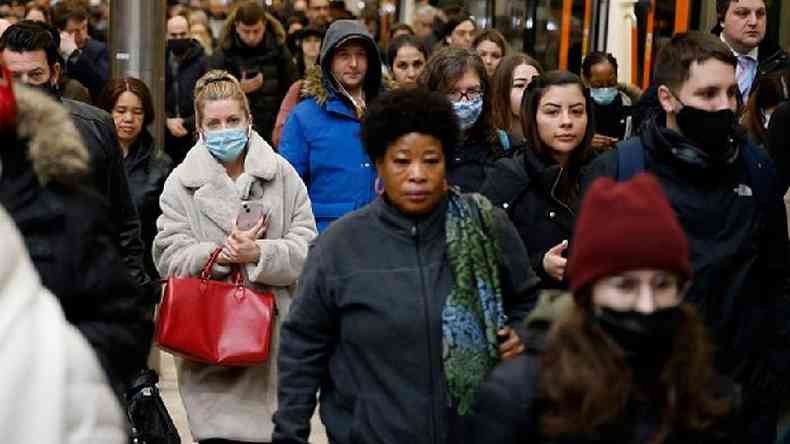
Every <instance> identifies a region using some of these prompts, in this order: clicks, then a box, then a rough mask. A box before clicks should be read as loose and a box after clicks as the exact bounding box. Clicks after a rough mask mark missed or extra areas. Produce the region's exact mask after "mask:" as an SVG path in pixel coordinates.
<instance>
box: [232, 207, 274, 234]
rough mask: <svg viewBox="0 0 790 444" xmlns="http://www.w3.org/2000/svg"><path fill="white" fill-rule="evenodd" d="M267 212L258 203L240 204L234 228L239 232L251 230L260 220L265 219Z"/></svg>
mask: <svg viewBox="0 0 790 444" xmlns="http://www.w3.org/2000/svg"><path fill="white" fill-rule="evenodd" d="M267 216H268V212H267V211H266V209H265V208H264V206H263V204H262V203H260V202H255V201H252V202H242V203H241V208H240V209H239V214H238V216H236V227H237V228H238V229H239V230H241V231H249V230H251V229H252V228H253V227H254V226H255V225H256V224H257V223H258V222H259V221H260V220H261V219H266V218H267Z"/></svg>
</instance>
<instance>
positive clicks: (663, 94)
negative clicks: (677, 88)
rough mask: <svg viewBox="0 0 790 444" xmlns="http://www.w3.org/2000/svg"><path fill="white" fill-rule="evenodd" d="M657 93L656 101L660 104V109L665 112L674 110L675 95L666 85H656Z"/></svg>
mask: <svg viewBox="0 0 790 444" xmlns="http://www.w3.org/2000/svg"><path fill="white" fill-rule="evenodd" d="M657 95H658V102H659V103H660V104H661V109H663V110H664V112H665V113H669V112H674V111H675V106H674V105H675V100H676V99H675V96H674V95H673V94H672V91H670V90H669V88H668V87H667V86H666V85H660V86H659V87H658V92H657Z"/></svg>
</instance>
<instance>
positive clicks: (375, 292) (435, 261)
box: [273, 198, 537, 444]
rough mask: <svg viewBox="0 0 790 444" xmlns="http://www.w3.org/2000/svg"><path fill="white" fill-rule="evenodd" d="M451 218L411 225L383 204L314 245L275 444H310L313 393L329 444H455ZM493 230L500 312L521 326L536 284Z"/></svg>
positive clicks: (442, 215) (515, 248)
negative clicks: (448, 343) (448, 338)
mask: <svg viewBox="0 0 790 444" xmlns="http://www.w3.org/2000/svg"><path fill="white" fill-rule="evenodd" d="M446 213H447V199H444V200H443V201H442V202H441V203H440V204H439V206H438V207H437V208H436V209H434V210H433V211H432V212H431V213H430V214H428V215H426V216H423V217H420V218H413V217H409V216H406V215H404V214H402V213H401V212H400V211H398V210H397V209H396V208H395V207H393V206H391V205H390V204H388V203H387V202H386V201H385V200H384V199H383V198H379V199H377V200H375V201H373V202H372V203H371V204H370V205H368V206H366V207H365V208H362V209H360V210H358V211H355V212H353V213H351V214H349V215H347V216H346V217H344V218H342V219H340V220H338V221H337V222H335V223H334V224H332V225H331V226H330V227H329V228H328V229H327V230H326V231H325V232H324V233H323V234H321V236H319V238H318V240H317V242H316V243H315V244H314V245H313V246H312V248H311V251H310V254H309V255H308V258H307V263H306V265H305V268H304V272H303V274H302V280H301V283H300V289H299V294H298V295H297V297H296V298H295V300H294V303H293V305H292V306H291V312H290V313H289V315H288V319H287V320H286V322H285V324H284V325H283V329H282V332H281V335H282V336H281V343H280V361H279V381H280V382H279V384H280V390H279V408H278V411H277V413H276V414H275V416H274V423H275V431H274V435H273V442H274V443H277V444H285V443H289V444H296V443H300V444H305V443H307V442H308V441H307V439H308V435H309V424H310V418H311V416H312V414H313V410H314V408H315V406H316V392H318V391H320V412H321V419H322V421H323V423H324V424H325V425H326V429H327V433H328V435H329V436H330V440H331V442H336V443H341V444H346V443H356V444H374V443H375V444H384V443H387V444H402V443H410V444H423V443H425V444H427V443H450V442H452V443H456V442H459V441H458V439H460V436H459V432H460V429H459V428H458V424H457V421H458V417H457V415H455V414H454V413H453V412H454V409H451V408H450V407H448V406H449V405H450V403H449V400H448V395H447V388H446V380H445V377H444V371H443V361H442V337H443V336H442V309H443V307H444V304H445V300H446V298H447V296H448V293H449V292H450V289H451V287H452V285H453V278H452V273H451V271H450V268H449V265H448V263H447V239H446V232H445V223H446ZM495 226H496V227H497V232H498V235H499V236H498V237H499V241H500V245H501V246H502V249H503V264H502V265H503V267H502V274H501V283H502V290H503V296H504V302H505V311H506V313H507V314H508V315H509V317H510V321H511V323H512V324H517V323H519V322H521V321H523V320H524V319H525V318H526V315H527V313H528V311H529V310H530V309H531V308H532V305H533V304H534V301H535V297H536V295H535V290H536V284H537V278H536V277H535V275H534V274H533V273H532V271H531V268H530V267H529V263H528V255H527V252H526V250H525V249H524V247H523V244H522V243H521V241H520V239H519V238H518V234H517V233H516V231H515V229H514V228H513V226H512V225H511V224H510V223H509V222H508V220H507V217H506V216H505V215H504V214H503V213H502V212H501V211H498V210H497V212H496V213H495ZM349 242H350V244H349ZM350 246H351V249H349V247H350Z"/></svg>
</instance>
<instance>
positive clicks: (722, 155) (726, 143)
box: [675, 99, 738, 159]
mask: <svg viewBox="0 0 790 444" xmlns="http://www.w3.org/2000/svg"><path fill="white" fill-rule="evenodd" d="M678 102H680V99H678ZM680 103H681V104H682V105H683V108H682V109H681V110H680V111H679V112H678V113H677V115H676V117H675V118H676V120H677V123H678V127H679V128H680V131H681V132H682V133H683V135H684V136H685V137H686V138H687V139H689V141H691V142H692V143H693V144H694V146H696V147H698V148H700V149H701V150H703V151H705V153H707V154H708V155H710V156H711V157H714V158H717V159H726V158H728V157H729V156H730V155H731V153H732V148H733V136H734V135H735V131H736V127H737V121H738V120H737V118H736V117H735V113H734V112H733V111H732V110H730V109H723V110H720V111H705V110H702V109H699V108H695V107H693V106H689V105H686V104H684V103H683V102H680Z"/></svg>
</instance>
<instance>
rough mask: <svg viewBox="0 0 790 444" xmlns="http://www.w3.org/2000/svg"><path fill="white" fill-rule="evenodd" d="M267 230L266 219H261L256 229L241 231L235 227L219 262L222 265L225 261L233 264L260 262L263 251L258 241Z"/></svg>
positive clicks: (223, 248) (226, 241)
mask: <svg viewBox="0 0 790 444" xmlns="http://www.w3.org/2000/svg"><path fill="white" fill-rule="evenodd" d="M267 228H268V221H267V220H266V219H264V218H261V219H260V220H259V221H258V223H256V224H255V226H254V227H252V228H250V229H249V230H247V231H242V230H239V228H238V227H237V226H235V225H234V227H233V231H232V232H231V233H230V235H229V236H228V238H227V239H225V243H224V244H223V246H222V253H220V257H219V259H218V261H217V262H219V263H220V264H221V263H222V260H223V259H224V260H227V263H231V264H249V263H255V262H258V258H260V256H261V249H260V247H259V246H258V243H257V242H256V241H257V240H258V239H260V238H261V236H263V234H264V233H266V229H267ZM223 256H224V258H223Z"/></svg>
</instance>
